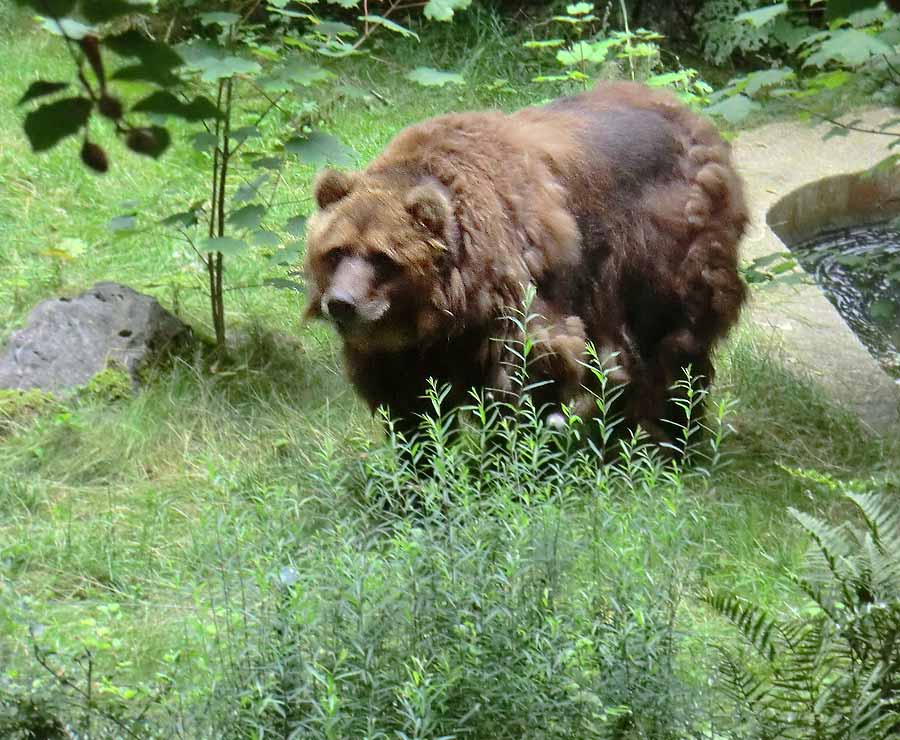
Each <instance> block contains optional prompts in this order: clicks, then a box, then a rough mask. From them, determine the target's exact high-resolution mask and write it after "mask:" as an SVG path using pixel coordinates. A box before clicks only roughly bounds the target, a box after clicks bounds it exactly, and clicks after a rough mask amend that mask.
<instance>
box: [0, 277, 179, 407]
mask: <svg viewBox="0 0 900 740" xmlns="http://www.w3.org/2000/svg"><path fill="white" fill-rule="evenodd" d="M188 337H190V328H189V327H188V326H187V325H186V324H184V323H182V322H181V321H180V320H179V319H177V318H176V317H175V316H173V315H172V314H170V313H169V312H168V311H166V310H165V309H164V308H163V307H162V306H160V305H159V303H158V302H157V300H156V299H155V298H152V297H150V296H148V295H144V294H142V293H138V292H137V291H135V290H132V289H131V288H129V287H127V286H125V285H119V284H118V283H106V282H104V283H97V284H96V285H94V287H93V288H91V289H90V290H88V291H86V292H84V293H82V294H81V295H78V296H75V297H74V298H54V299H50V300H47V301H44V302H43V303H39V304H38V305H37V306H36V307H35V308H34V310H33V311H32V312H31V314H30V315H29V317H28V323H27V325H26V327H25V328H24V329H21V330H20V331H17V332H14V333H13V335H12V336H11V337H10V339H9V342H8V343H7V346H6V348H5V350H4V352H3V354H2V356H0V388H41V389H43V390H48V391H59V390H62V389H64V388H70V387H73V386H79V385H83V384H85V383H86V382H87V381H89V380H90V379H91V378H92V377H93V376H94V375H96V374H97V373H98V372H100V371H101V370H105V369H106V368H107V367H108V366H109V365H110V363H113V364H116V365H119V366H121V367H123V368H124V369H126V370H127V371H128V372H129V373H130V374H131V376H132V379H133V380H134V381H135V382H137V373H138V371H139V370H140V369H141V367H142V366H143V365H144V364H146V363H147V362H150V361H152V360H153V359H154V358H155V357H157V356H159V354H160V353H162V352H166V351H167V350H169V349H171V348H173V347H174V346H175V345H176V344H177V343H180V342H182V341H184V340H186V339H187V338H188Z"/></svg>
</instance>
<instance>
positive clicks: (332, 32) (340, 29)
mask: <svg viewBox="0 0 900 740" xmlns="http://www.w3.org/2000/svg"><path fill="white" fill-rule="evenodd" d="M312 30H313V31H314V32H315V33H320V34H322V35H323V36H335V37H337V36H348V37H349V38H354V37H356V36H359V33H358V32H357V30H356V29H355V28H354V27H353V26H348V25H347V24H346V23H341V22H340V21H319V22H318V23H317V24H316V25H315V26H313V28H312Z"/></svg>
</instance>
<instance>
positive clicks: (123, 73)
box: [110, 64, 181, 87]
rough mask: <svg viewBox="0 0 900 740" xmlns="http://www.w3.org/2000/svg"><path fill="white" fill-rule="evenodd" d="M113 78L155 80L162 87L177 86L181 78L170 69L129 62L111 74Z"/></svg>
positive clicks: (142, 80)
mask: <svg viewBox="0 0 900 740" xmlns="http://www.w3.org/2000/svg"><path fill="white" fill-rule="evenodd" d="M110 79H112V80H130V81H134V80H138V81H140V82H154V83H156V84H157V85H160V86H162V87H175V86H176V85H178V84H179V83H180V82H181V80H180V79H179V78H178V77H177V76H176V75H174V74H172V71H171V70H169V69H158V68H156V67H153V66H151V65H148V64H129V65H126V66H124V67H119V68H118V69H117V70H116V71H115V72H113V73H112V74H111V75H110Z"/></svg>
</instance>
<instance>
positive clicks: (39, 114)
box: [25, 98, 93, 152]
mask: <svg viewBox="0 0 900 740" xmlns="http://www.w3.org/2000/svg"><path fill="white" fill-rule="evenodd" d="M92 107H93V103H92V102H91V101H90V100H88V99H87V98H65V99H63V100H57V101H56V102H54V103H47V104H45V105H42V106H40V107H39V108H37V109H36V110H33V111H31V112H30V113H29V114H28V115H27V116H25V135H26V136H27V137H28V141H29V142H30V143H31V149H32V151H35V152H43V151H46V150H47V149H52V148H53V147H54V146H56V144H58V143H59V141H60V140H62V139H64V138H65V137H66V136H71V135H72V134H76V133H78V131H80V130H81V128H82V127H83V126H84V125H85V124H86V123H87V121H88V118H89V117H90V115H91V108H92Z"/></svg>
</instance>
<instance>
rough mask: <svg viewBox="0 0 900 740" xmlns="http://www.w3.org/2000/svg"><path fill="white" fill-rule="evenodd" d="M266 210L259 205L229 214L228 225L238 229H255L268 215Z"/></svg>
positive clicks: (245, 207)
mask: <svg viewBox="0 0 900 740" xmlns="http://www.w3.org/2000/svg"><path fill="white" fill-rule="evenodd" d="M266 210H267V209H266V207H265V206H262V205H259V204H254V205H249V206H244V207H243V208H238V210H236V211H232V212H231V213H229V214H228V223H230V224H231V225H232V226H234V227H235V228H236V229H255V228H256V227H257V226H259V222H260V221H262V219H263V216H265V215H266Z"/></svg>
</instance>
